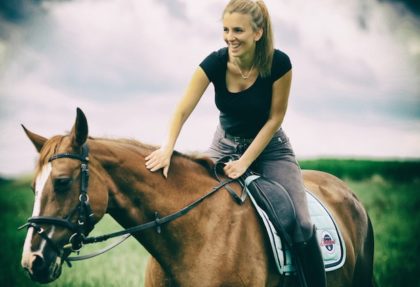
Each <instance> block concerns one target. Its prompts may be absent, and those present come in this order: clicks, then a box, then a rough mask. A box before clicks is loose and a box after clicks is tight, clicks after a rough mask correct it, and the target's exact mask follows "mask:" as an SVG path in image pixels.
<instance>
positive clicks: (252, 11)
mask: <svg viewBox="0 0 420 287" xmlns="http://www.w3.org/2000/svg"><path fill="white" fill-rule="evenodd" d="M226 13H240V14H245V15H249V16H251V25H252V28H253V30H254V31H257V30H258V29H263V34H262V36H261V38H260V39H259V40H258V41H257V43H256V47H255V57H254V65H255V66H256V67H257V68H258V69H259V71H260V75H261V77H263V78H264V77H268V76H270V74H271V64H272V60H273V53H274V44H273V42H274V40H273V31H272V28H271V19H270V15H269V14H268V9H267V6H265V3H264V1H262V0H255V1H254V0H231V1H229V3H228V4H227V5H226V7H225V9H224V11H223V15H222V16H224V15H225V14H226Z"/></svg>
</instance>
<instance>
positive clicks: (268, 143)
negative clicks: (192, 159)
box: [146, 0, 326, 287]
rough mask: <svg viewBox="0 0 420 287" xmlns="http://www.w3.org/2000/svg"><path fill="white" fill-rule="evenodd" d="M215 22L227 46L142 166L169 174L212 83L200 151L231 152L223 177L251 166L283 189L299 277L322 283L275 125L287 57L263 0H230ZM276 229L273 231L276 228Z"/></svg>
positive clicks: (285, 89)
mask: <svg viewBox="0 0 420 287" xmlns="http://www.w3.org/2000/svg"><path fill="white" fill-rule="evenodd" d="M222 20H223V39H224V41H225V42H226V44H227V47H225V48H222V49H220V50H218V51H216V52H213V53H211V54H210V55H209V56H208V57H206V58H205V59H204V61H202V62H201V64H200V66H199V67H198V68H197V69H196V71H195V73H194V75H193V77H192V79H191V81H190V84H189V85H188V87H187V89H186V92H185V94H184V96H183V98H182V99H181V100H180V102H179V104H178V106H177V108H176V109H175V111H174V113H173V116H172V121H171V123H170V128H169V131H168V133H167V138H166V141H165V142H164V143H163V145H162V147H161V148H160V149H158V150H156V151H153V152H152V153H151V154H150V155H148V156H147V157H146V167H147V168H148V169H150V170H151V171H153V172H156V171H158V170H160V169H162V172H163V175H164V176H165V177H168V172H169V167H170V163H171V157H172V153H173V150H174V147H175V143H176V141H177V139H178V136H179V134H180V131H181V129H182V127H183V125H184V123H185V121H186V120H187V118H188V117H189V115H190V114H191V113H192V111H193V110H194V109H195V107H196V105H197V103H198V102H199V101H200V99H201V97H202V95H203V94H204V92H205V90H206V89H207V87H208V86H209V84H210V83H212V84H213V86H214V89H215V101H216V106H217V108H218V109H219V111H220V116H219V126H218V128H217V130H216V132H215V135H214V139H213V142H212V144H211V146H210V148H209V150H208V152H207V154H208V155H209V156H210V157H211V158H212V159H213V160H214V161H215V162H216V161H218V160H220V159H221V158H224V157H226V156H231V155H234V156H235V160H232V161H229V162H227V163H226V164H225V167H224V172H225V174H226V175H227V176H228V177H230V178H233V179H236V178H240V177H241V176H242V175H244V173H245V172H246V171H247V170H250V171H252V172H256V173H258V174H261V175H263V176H265V177H267V178H269V179H271V180H273V181H275V182H277V183H279V184H281V185H282V186H283V187H284V188H285V189H286V190H287V192H288V194H289V196H290V197H291V199H292V201H293V203H294V206H295V209H296V225H297V227H296V228H295V230H294V233H293V235H292V237H293V241H294V243H293V247H294V252H295V254H296V255H298V259H297V261H296V262H298V264H297V266H298V267H299V269H300V270H301V272H299V274H301V275H302V276H299V279H300V280H301V282H302V284H306V285H307V286H309V287H310V286H317V287H323V286H325V284H326V278H325V270H324V265H323V264H322V255H321V251H320V248H319V244H318V243H317V238H316V230H315V227H314V226H313V224H312V223H311V219H310V217H309V212H308V206H307V199H306V193H305V190H304V186H303V180H302V175H301V171H300V167H299V165H298V163H297V161H296V158H295V154H294V152H293V149H292V146H291V144H290V142H289V139H288V137H287V136H286V134H285V133H284V131H283V129H282V123H283V120H284V117H285V114H286V110H287V105H288V99H289V92H290V86H291V80H292V65H291V62H290V59H289V57H288V56H287V55H286V54H285V53H284V52H282V51H280V50H278V49H274V47H273V46H274V43H273V32H272V27H271V26H272V24H271V19H270V16H269V13H268V10H267V7H266V5H265V3H264V1H262V0H257V1H251V0H231V1H229V3H228V4H227V5H226V7H225V9H224V11H223V14H222ZM276 197H277V198H276ZM279 197H281V193H280V192H279V193H273V198H270V205H274V202H276V201H277V202H281V200H279V199H278V198H279ZM274 209H275V210H279V207H278V206H275V207H274ZM275 225H276V224H275ZM276 228H277V231H278V232H279V233H280V231H281V228H282V227H281V226H279V225H276ZM305 282H306V283H305Z"/></svg>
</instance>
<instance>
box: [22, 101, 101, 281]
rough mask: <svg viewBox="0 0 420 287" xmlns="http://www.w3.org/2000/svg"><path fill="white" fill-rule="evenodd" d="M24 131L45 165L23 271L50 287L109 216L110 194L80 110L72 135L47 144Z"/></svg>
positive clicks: (36, 186)
mask: <svg viewBox="0 0 420 287" xmlns="http://www.w3.org/2000/svg"><path fill="white" fill-rule="evenodd" d="M24 130H25V132H26V134H27V136H28V137H29V139H30V140H31V141H32V143H33V144H34V145H35V147H36V149H37V150H38V152H39V153H40V159H39V162H38V168H37V171H36V173H35V179H34V181H33V190H34V193H35V202H34V207H33V213H32V217H31V218H29V219H28V223H27V224H26V226H28V232H27V235H26V240H25V244H24V247H23V254H22V267H23V268H24V269H25V270H26V271H27V272H28V273H29V275H30V277H31V278H32V280H35V281H38V282H41V283H47V282H51V281H53V280H55V279H57V278H58V277H59V276H60V274H61V268H62V264H63V262H64V261H65V260H66V258H67V257H68V256H69V254H70V253H71V252H72V251H75V250H76V249H78V248H80V247H81V244H82V241H83V238H84V236H85V235H87V234H88V233H89V232H90V231H91V230H92V229H93V226H94V224H95V223H96V222H97V221H99V219H100V218H101V217H102V216H103V215H104V214H105V212H106V209H107V205H108V192H107V186H106V184H105V180H104V179H103V177H102V175H101V168H100V167H99V166H97V164H96V165H95V162H94V160H89V157H88V152H89V150H88V145H87V138H88V125H87V120H86V117H85V115H84V114H83V112H82V111H81V110H80V109H77V117H76V122H75V124H74V126H73V128H72V130H71V132H70V134H69V135H65V136H55V137H52V138H50V139H46V138H44V137H42V136H39V135H36V134H34V133H32V132H30V131H29V130H27V129H26V128H25V127H24ZM88 188H89V193H88V192H87V191H88Z"/></svg>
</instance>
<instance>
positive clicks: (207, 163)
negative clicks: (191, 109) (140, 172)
mask: <svg viewBox="0 0 420 287" xmlns="http://www.w3.org/2000/svg"><path fill="white" fill-rule="evenodd" d="M65 136H66V135H64V136H63V135H61V136H59V135H58V136H53V137H52V138H50V139H49V140H48V141H47V142H46V143H45V144H44V146H43V147H42V150H41V152H40V158H39V161H38V165H37V169H36V173H38V172H39V171H40V170H41V168H42V166H43V165H45V164H46V163H47V162H48V159H49V158H50V157H51V156H52V155H54V154H55V153H56V150H57V148H58V146H59V145H60V143H61V141H62V140H63V138H64V137H65ZM89 140H93V141H95V140H101V141H108V142H112V143H117V144H118V143H119V144H126V145H129V146H133V147H136V148H139V149H140V150H142V151H148V152H152V151H153V150H156V149H157V148H158V146H156V145H150V144H145V143H142V142H139V141H137V140H135V139H125V138H120V139H112V138H93V137H89ZM173 156H175V157H176V158H182V159H186V160H190V161H192V162H195V163H198V164H200V165H201V166H203V167H204V168H205V169H206V170H207V171H208V172H209V174H210V175H212V174H213V167H214V163H213V161H212V160H211V159H210V158H209V157H206V156H204V155H202V154H200V153H191V154H184V153H181V152H178V151H174V154H173Z"/></svg>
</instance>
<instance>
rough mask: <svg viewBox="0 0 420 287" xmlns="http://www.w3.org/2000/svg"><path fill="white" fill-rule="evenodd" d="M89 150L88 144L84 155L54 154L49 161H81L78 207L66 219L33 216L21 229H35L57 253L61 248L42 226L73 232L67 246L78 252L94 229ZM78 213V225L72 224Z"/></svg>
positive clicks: (85, 145)
mask: <svg viewBox="0 0 420 287" xmlns="http://www.w3.org/2000/svg"><path fill="white" fill-rule="evenodd" d="M88 155H89V148H88V146H87V144H84V145H83V146H82V153H81V154H75V153H60V154H54V155H53V156H51V157H50V158H49V159H48V162H52V161H54V160H56V159H60V158H71V159H76V160H79V161H80V194H79V203H78V205H77V206H76V207H75V208H74V209H73V210H72V211H71V212H70V213H69V214H68V215H67V216H66V217H64V218H59V217H53V216H32V217H30V218H29V219H28V221H27V223H26V224H24V225H23V226H21V227H19V229H23V228H24V227H28V228H29V227H33V228H34V229H35V231H36V232H38V234H39V235H40V236H41V237H42V238H43V239H45V240H46V241H47V242H48V244H49V245H50V246H51V247H52V248H53V249H54V251H56V252H57V254H61V253H62V252H61V251H60V248H59V247H58V246H57V244H56V243H55V242H54V241H53V240H52V239H51V238H49V237H48V235H47V234H46V232H45V230H44V228H42V227H41V226H40V224H48V225H53V226H61V227H64V228H67V229H69V230H70V231H72V232H73V234H72V235H71V236H70V239H69V244H68V245H66V247H67V248H70V249H71V251H74V252H77V251H79V250H80V249H81V248H82V246H83V242H84V241H85V239H86V237H85V236H86V234H87V233H88V232H89V231H90V230H92V229H93V227H94V223H93V213H92V208H91V207H90V203H89V195H88V185H89V157H88ZM76 212H77V213H78V218H77V220H76V223H73V222H71V218H72V217H73V216H74V214H75V213H76Z"/></svg>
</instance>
